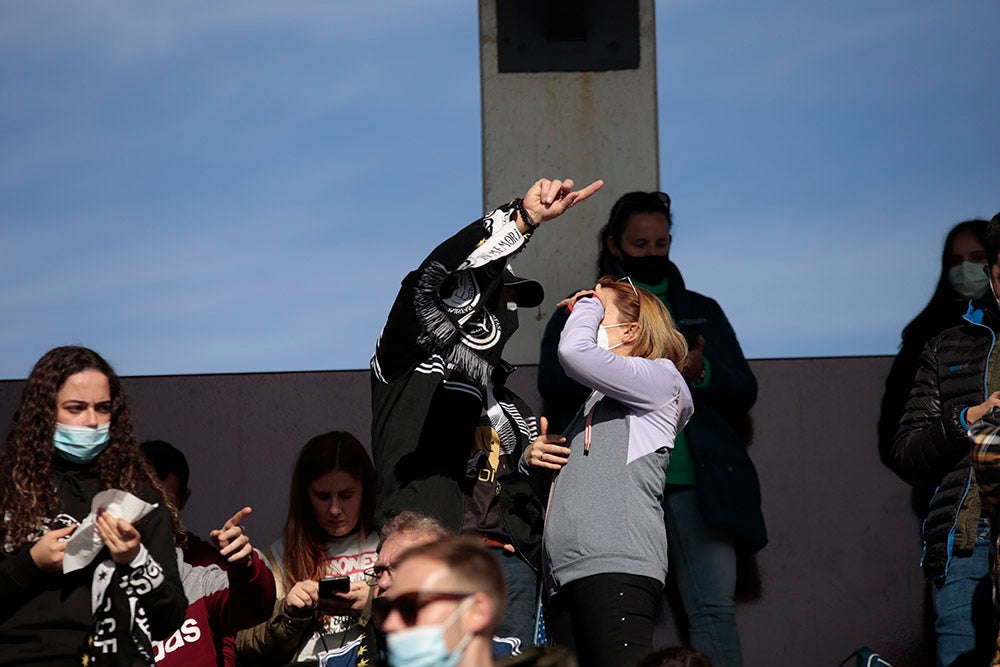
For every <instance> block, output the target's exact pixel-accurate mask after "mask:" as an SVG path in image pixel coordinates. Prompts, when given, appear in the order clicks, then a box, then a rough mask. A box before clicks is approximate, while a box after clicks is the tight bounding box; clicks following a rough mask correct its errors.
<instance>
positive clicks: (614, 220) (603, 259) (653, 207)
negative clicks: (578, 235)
mask: <svg viewBox="0 0 1000 667" xmlns="http://www.w3.org/2000/svg"><path fill="white" fill-rule="evenodd" d="M643 213H655V214H659V215H662V216H663V217H665V218H666V219H667V230H668V231H669V230H672V229H673V228H674V218H673V215H672V214H671V213H670V195H668V194H667V193H665V192H641V191H636V192H626V193H625V194H623V195H622V196H621V197H619V198H618V201H616V202H615V205H614V206H612V207H611V213H610V214H609V215H608V222H607V224H605V225H604V227H602V228H601V231H600V233H599V234H598V235H597V275H598V276H603V275H605V274H614V275H615V276H616V277H620V275H621V270H620V269H618V270H614V269H616V267H618V262H617V260H616V259H615V257H614V255H612V254H611V251H610V250H608V244H607V239H608V237H611V240H612V241H614V242H615V247H618V248H621V245H622V235H623V234H624V233H625V228H626V227H627V226H628V225H627V223H628V219H629V218H631V217H632V216H633V215H641V214H643Z"/></svg>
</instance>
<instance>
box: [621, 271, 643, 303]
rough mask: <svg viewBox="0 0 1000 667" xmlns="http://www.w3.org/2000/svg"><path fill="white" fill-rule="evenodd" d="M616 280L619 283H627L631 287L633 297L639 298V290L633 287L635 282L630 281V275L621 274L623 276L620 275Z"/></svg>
mask: <svg viewBox="0 0 1000 667" xmlns="http://www.w3.org/2000/svg"><path fill="white" fill-rule="evenodd" d="M618 282H620V283H628V284H629V287H631V288H632V294H635V298H636V300H637V301H638V299H639V290H637V289H636V288H635V283H634V282H632V279H631V278H630V277H628V276H623V277H621V278H619V279H618Z"/></svg>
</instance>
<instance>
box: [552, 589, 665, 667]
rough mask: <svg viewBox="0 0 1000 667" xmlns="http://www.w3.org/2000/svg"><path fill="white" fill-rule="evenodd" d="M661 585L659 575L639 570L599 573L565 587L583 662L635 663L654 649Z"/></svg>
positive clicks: (590, 665) (586, 666)
mask: <svg viewBox="0 0 1000 667" xmlns="http://www.w3.org/2000/svg"><path fill="white" fill-rule="evenodd" d="M660 588H661V586H660V582H658V581H656V580H655V579H650V578H649V577H639V576H636V575H633V574H598V575H594V576H592V577H585V578H583V579H580V580H579V581H574V582H572V583H570V584H568V585H567V586H565V587H563V588H561V589H560V591H559V595H560V596H561V597H562V603H563V604H565V605H567V606H568V607H569V612H570V616H571V617H572V626H573V639H574V644H575V645H576V658H577V661H578V662H579V664H580V667H621V666H622V665H632V664H635V662H636V661H637V660H638V659H639V658H640V657H642V656H643V655H645V654H646V653H648V652H649V651H651V650H652V648H653V610H654V608H655V606H656V599H657V597H659V594H660Z"/></svg>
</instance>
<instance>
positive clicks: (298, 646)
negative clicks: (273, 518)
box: [236, 431, 378, 665]
mask: <svg viewBox="0 0 1000 667" xmlns="http://www.w3.org/2000/svg"><path fill="white" fill-rule="evenodd" d="M374 514H375V469H374V467H373V466H372V462H371V459H370V458H369V456H368V453H367V452H366V451H365V448H364V447H363V446H362V444H361V443H360V442H358V440H357V438H355V437H354V436H353V435H351V434H350V433H346V432H344V431H331V432H330V433H324V434H322V435H318V436H316V437H315V438H313V439H311V440H310V441H309V442H307V443H306V444H305V446H304V447H303V448H302V450H301V451H300V452H299V455H298V457H297V458H296V460H295V467H294V469H293V471H292V485H291V492H290V494H289V500H288V519H287V520H286V522H285V531H284V536H283V537H282V538H281V539H279V540H277V541H276V542H274V543H273V544H272V545H271V546H270V548H269V549H268V553H267V554H266V555H267V557H268V560H269V561H270V562H271V568H272V570H274V573H275V580H276V583H277V585H278V602H277V604H276V605H275V608H274V613H273V614H272V615H271V618H270V620H268V621H267V622H266V623H262V624H261V625H258V626H257V627H255V628H251V629H250V630H246V631H243V632H241V633H240V634H239V635H238V636H237V639H236V644H237V655H238V658H239V664H240V665H283V664H287V663H295V664H300V663H301V664H311V665H315V664H317V662H319V663H320V664H339V663H329V662H324V657H325V656H328V655H331V654H335V655H337V656H340V657H343V654H344V652H345V651H346V650H347V649H346V647H347V646H348V645H349V644H352V643H357V644H360V643H361V642H362V641H363V640H364V639H365V637H364V636H363V631H362V627H361V626H362V624H361V623H359V622H358V621H359V617H360V616H361V615H362V612H363V611H364V610H365V609H366V608H367V607H368V605H369V598H370V596H371V587H370V586H369V585H368V584H367V583H365V580H364V579H365V578H364V571H365V570H366V569H368V568H370V567H372V566H373V565H375V560H376V559H377V557H378V554H377V549H378V534H377V533H376V532H375V530H374V524H373V517H374ZM329 577H335V578H340V581H341V582H342V584H343V586H344V588H343V589H341V590H340V591H339V592H328V591H326V590H324V587H322V586H321V584H320V580H321V579H324V578H329ZM344 578H346V579H348V580H349V582H348V581H344ZM368 639H369V640H370V639H371V638H370V637H369V638H368Z"/></svg>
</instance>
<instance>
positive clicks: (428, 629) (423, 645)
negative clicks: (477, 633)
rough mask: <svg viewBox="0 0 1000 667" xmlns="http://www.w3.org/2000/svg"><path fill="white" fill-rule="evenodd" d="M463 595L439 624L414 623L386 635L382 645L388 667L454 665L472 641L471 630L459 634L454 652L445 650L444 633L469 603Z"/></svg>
mask: <svg viewBox="0 0 1000 667" xmlns="http://www.w3.org/2000/svg"><path fill="white" fill-rule="evenodd" d="M471 601H472V598H466V599H465V600H464V601H463V602H462V604H460V605H458V607H456V608H455V611H453V612H452V613H451V614H450V615H449V616H448V618H447V619H445V622H444V623H442V624H441V625H418V626H416V627H412V628H407V629H406V630H398V631H396V632H392V633H390V634H388V635H386V638H385V647H386V650H387V651H388V653H389V665H390V667H454V666H455V665H457V664H458V661H459V660H461V659H462V652H463V651H465V647H466V646H468V645H469V642H471V641H472V633H471V632H470V633H467V634H466V635H465V636H464V637H462V641H460V642H459V643H458V646H456V647H455V650H454V651H450V652H449V651H448V647H447V645H446V644H445V641H444V633H445V631H446V630H447V629H448V628H450V627H451V626H452V625H453V624H454V623H455V622H456V621H457V620H458V618H459V616H460V615H461V613H462V612H463V611H465V609H466V608H468V606H469V602H471Z"/></svg>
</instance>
